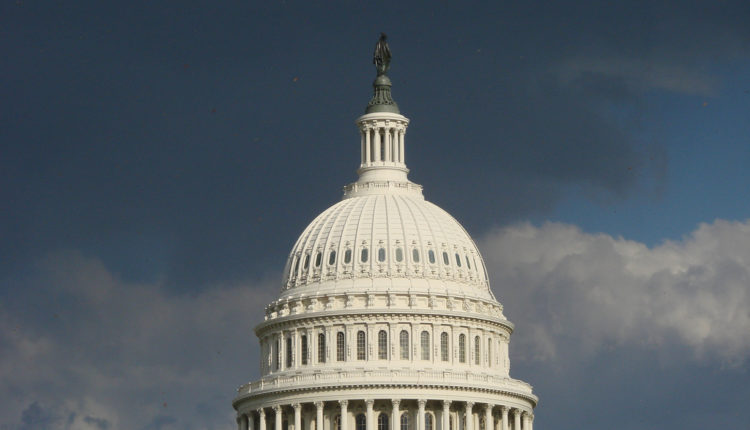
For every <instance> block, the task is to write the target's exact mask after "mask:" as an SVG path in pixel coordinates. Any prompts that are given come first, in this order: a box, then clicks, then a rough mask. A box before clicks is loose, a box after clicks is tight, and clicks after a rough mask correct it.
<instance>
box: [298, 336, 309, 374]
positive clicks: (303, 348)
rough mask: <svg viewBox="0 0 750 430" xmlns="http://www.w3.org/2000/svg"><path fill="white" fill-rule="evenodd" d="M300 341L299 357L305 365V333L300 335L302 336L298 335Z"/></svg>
mask: <svg viewBox="0 0 750 430" xmlns="http://www.w3.org/2000/svg"><path fill="white" fill-rule="evenodd" d="M300 343H301V345H300V349H301V350H302V351H301V354H302V357H300V359H301V360H302V365H303V366H305V365H307V353H308V351H307V336H306V335H302V337H300Z"/></svg>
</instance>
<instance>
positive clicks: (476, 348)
mask: <svg viewBox="0 0 750 430" xmlns="http://www.w3.org/2000/svg"><path fill="white" fill-rule="evenodd" d="M481 358H482V353H481V351H480V345H479V336H477V337H475V338H474V364H479V363H481V362H482V361H481Z"/></svg>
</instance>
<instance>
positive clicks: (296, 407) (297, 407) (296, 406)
mask: <svg viewBox="0 0 750 430" xmlns="http://www.w3.org/2000/svg"><path fill="white" fill-rule="evenodd" d="M292 407H293V408H294V410H295V411H297V410H299V409H300V408H301V407H302V405H301V404H300V403H293V404H292Z"/></svg>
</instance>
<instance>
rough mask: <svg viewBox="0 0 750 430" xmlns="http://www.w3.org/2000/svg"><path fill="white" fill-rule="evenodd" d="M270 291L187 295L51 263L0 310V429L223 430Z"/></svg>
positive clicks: (74, 257)
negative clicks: (120, 429)
mask: <svg viewBox="0 0 750 430" xmlns="http://www.w3.org/2000/svg"><path fill="white" fill-rule="evenodd" d="M277 294H278V282H273V281H261V282H258V283H255V285H254V286H251V285H245V284H242V285H227V286H218V287H216V288H212V289H210V290H205V291H203V292H200V293H196V294H188V293H185V294H180V293H177V292H174V291H168V290H167V289H165V288H164V287H163V286H162V285H160V284H159V283H153V284H136V283H128V282H124V281H122V280H120V279H118V278H117V277H116V276H113V275H112V274H111V273H110V272H109V271H108V270H107V269H106V268H105V267H104V266H103V265H102V264H101V263H100V262H99V261H97V260H94V259H88V258H84V257H82V256H81V255H79V254H77V253H62V254H57V255H54V256H52V257H50V258H48V259H47V260H46V261H45V262H43V263H42V264H41V265H40V267H39V272H38V275H36V276H34V277H33V279H26V280H23V281H21V282H19V288H18V290H17V292H16V294H15V295H14V297H12V298H11V299H9V300H8V301H7V302H3V303H1V304H0V349H2V351H3V353H2V354H0V381H1V383H0V398H3V399H4V401H3V402H2V403H1V404H0V429H6V428H19V429H25V428H46V429H53V430H56V429H89V428H91V429H117V428H146V429H151V428H154V429H155V428H161V429H178V428H179V429H194V428H195V429H197V428H201V429H210V428H233V427H234V419H233V411H232V407H231V404H230V401H231V398H232V397H233V395H234V389H235V388H236V387H237V386H238V385H240V384H241V383H243V382H246V381H248V380H250V379H251V378H252V377H253V375H255V374H256V373H257V372H256V369H257V364H256V363H257V358H256V357H257V352H256V346H257V340H256V338H255V335H254V333H253V332H252V328H253V327H254V325H255V324H257V323H258V322H259V321H260V318H259V317H260V316H261V315H262V309H263V306H264V305H265V304H266V303H267V302H269V301H271V300H272V299H273V298H274V297H275V296H276V295H277Z"/></svg>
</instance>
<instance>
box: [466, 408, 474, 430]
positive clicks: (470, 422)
mask: <svg viewBox="0 0 750 430" xmlns="http://www.w3.org/2000/svg"><path fill="white" fill-rule="evenodd" d="M472 409H474V402H466V412H465V413H466V428H465V429H464V430H474V414H473V412H472Z"/></svg>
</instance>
